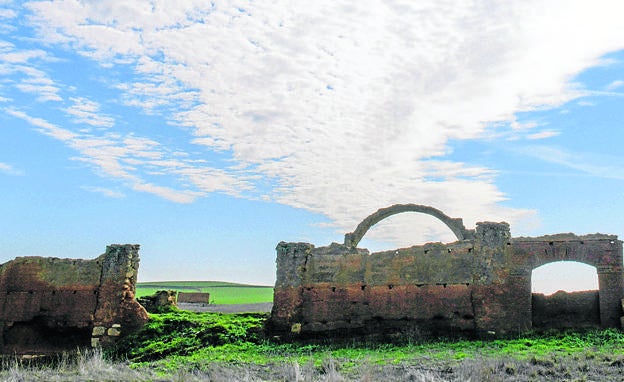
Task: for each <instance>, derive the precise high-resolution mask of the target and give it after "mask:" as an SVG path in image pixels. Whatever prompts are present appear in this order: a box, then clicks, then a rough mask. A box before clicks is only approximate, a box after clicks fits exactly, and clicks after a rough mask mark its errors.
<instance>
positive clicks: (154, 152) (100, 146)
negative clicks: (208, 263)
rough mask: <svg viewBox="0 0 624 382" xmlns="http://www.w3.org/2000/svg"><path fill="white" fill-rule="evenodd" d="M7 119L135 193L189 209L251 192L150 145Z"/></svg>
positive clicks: (134, 138)
mask: <svg viewBox="0 0 624 382" xmlns="http://www.w3.org/2000/svg"><path fill="white" fill-rule="evenodd" d="M6 113H7V114H9V115H12V116H14V117H16V118H20V119H22V120H25V121H26V122H28V123H30V124H31V125H32V126H34V127H36V128H37V129H38V130H39V131H40V132H41V133H42V134H45V135H47V136H50V137H52V138H54V139H56V140H59V141H62V142H64V143H65V144H67V145H68V146H69V147H71V148H72V149H74V150H76V151H77V152H78V153H79V156H76V157H74V158H72V159H74V160H76V161H79V162H82V163H85V164H87V165H89V166H91V167H92V168H94V169H95V170H96V172H97V173H98V174H100V175H102V176H105V177H109V178H112V179H116V180H119V181H122V182H124V183H125V184H127V185H128V186H129V187H130V188H131V189H133V190H135V191H140V192H148V193H152V194H156V195H158V196H161V197H163V198H165V199H168V200H171V201H174V202H178V203H191V202H193V201H194V200H195V199H196V198H197V197H199V196H202V195H206V193H208V192H224V193H228V194H231V195H239V194H240V193H241V192H242V191H244V190H247V189H249V188H250V186H249V184H248V181H247V180H245V179H244V176H243V175H240V176H238V177H234V176H232V175H231V174H228V173H227V172H226V171H223V170H221V169H215V168H210V167H207V166H201V167H200V166H198V165H197V163H198V162H196V161H194V160H193V159H192V158H184V159H178V157H179V155H178V154H176V153H170V152H169V151H168V150H167V149H166V148H164V147H163V146H162V145H161V144H160V143H158V142H156V141H155V140H153V139H149V138H143V137H137V136H135V135H133V134H126V135H120V134H117V133H110V132H106V133H103V134H102V135H99V136H97V135H94V134H93V133H84V132H73V131H71V130H69V129H64V128H61V127H59V126H57V125H55V124H53V123H50V122H48V121H46V120H45V119H43V118H38V117H32V116H30V115H28V114H27V113H25V112H23V111H18V110H14V109H8V110H6ZM173 164H175V165H173ZM150 174H151V175H154V174H156V175H162V177H161V178H160V179H161V180H164V179H168V177H174V179H177V183H179V184H182V185H184V184H188V183H190V184H192V185H193V188H188V187H177V188H174V187H166V186H161V185H158V184H154V183H153V182H150V181H149V180H148V179H147V177H148V175H150Z"/></svg>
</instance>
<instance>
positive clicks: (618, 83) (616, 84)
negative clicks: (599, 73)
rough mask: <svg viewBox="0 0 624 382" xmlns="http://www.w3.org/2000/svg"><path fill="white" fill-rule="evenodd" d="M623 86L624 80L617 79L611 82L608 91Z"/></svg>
mask: <svg viewBox="0 0 624 382" xmlns="http://www.w3.org/2000/svg"><path fill="white" fill-rule="evenodd" d="M622 86H624V81H622V80H616V81H613V82H611V83H610V84H609V85H607V87H606V90H607V91H612V90H616V89H619V88H621V87H622Z"/></svg>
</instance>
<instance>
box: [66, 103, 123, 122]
mask: <svg viewBox="0 0 624 382" xmlns="http://www.w3.org/2000/svg"><path fill="white" fill-rule="evenodd" d="M70 100H71V101H72V102H73V105H72V106H70V107H69V108H67V109H66V112H67V113H68V114H69V115H71V116H72V117H73V118H74V121H75V122H76V123H81V124H87V125H91V126H96V127H111V126H113V124H114V123H115V120H114V119H113V118H111V117H108V116H105V115H102V114H101V113H100V112H99V111H100V105H98V103H97V102H94V101H91V100H88V99H86V98H83V97H79V98H70Z"/></svg>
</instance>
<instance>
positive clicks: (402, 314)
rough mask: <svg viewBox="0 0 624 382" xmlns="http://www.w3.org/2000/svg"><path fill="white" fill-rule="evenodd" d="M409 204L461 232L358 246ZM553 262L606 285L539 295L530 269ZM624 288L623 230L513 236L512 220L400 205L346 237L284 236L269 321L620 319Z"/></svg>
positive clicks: (307, 324) (456, 324) (501, 325)
mask: <svg viewBox="0 0 624 382" xmlns="http://www.w3.org/2000/svg"><path fill="white" fill-rule="evenodd" d="M406 211H414V212H421V213H426V214H430V215H433V216H435V217H437V218H439V219H440V220H442V221H443V222H444V223H445V224H446V225H447V226H449V228H450V229H451V230H452V231H453V232H454V233H455V235H456V236H457V239H458V240H457V241H456V242H453V243H448V244H442V243H428V244H425V245H420V246H413V247H410V248H401V249H396V250H391V251H384V252H377V253H372V254H371V253H369V251H368V250H366V249H361V248H357V244H358V242H359V240H360V239H361V238H362V236H363V235H364V234H365V233H366V231H367V230H368V229H369V228H370V227H371V226H372V225H374V224H375V223H377V222H378V221H380V220H382V219H384V218H386V217H388V216H390V215H393V214H396V213H401V212H406ZM555 261H578V262H581V263H585V264H589V265H591V266H594V267H595V268H596V270H597V273H598V281H599V290H598V291H597V292H578V293H570V294H565V296H562V295H561V293H559V294H556V295H554V296H552V297H547V296H543V295H533V294H532V293H531V273H532V271H533V269H535V268H537V267H539V266H541V265H544V264H547V263H550V262H555ZM623 291H624V285H623V274H622V242H621V241H620V240H618V238H617V236H614V235H603V234H595V235H585V236H577V235H574V234H558V235H549V236H542V237H531V238H512V237H511V234H510V230H509V225H508V224H507V223H492V222H483V223H477V225H476V228H475V229H473V230H467V229H465V227H464V226H463V223H462V220H461V219H453V218H450V217H448V216H446V215H445V214H443V213H442V212H441V211H439V210H437V209H434V208H432V207H428V206H421V205H414V204H407V205H395V206H391V207H388V208H384V209H380V210H379V211H377V212H376V213H374V214H372V215H371V216H369V217H368V218H366V219H365V220H364V221H363V222H362V223H361V224H360V225H359V226H358V227H357V229H356V230H355V231H354V232H353V233H348V234H347V235H345V241H344V243H343V244H338V243H333V244H331V245H329V246H326V247H315V246H314V245H312V244H308V243H286V242H281V243H279V244H278V246H277V281H276V284H275V294H274V305H273V310H272V313H271V320H270V327H271V329H272V330H273V331H275V332H287V333H298V334H302V335H305V334H314V333H321V332H352V331H360V332H380V331H386V330H389V329H390V330H392V329H396V330H404V329H407V328H410V327H413V328H422V329H427V330H435V331H446V332H448V331H450V332H474V333H508V332H514V331H524V330H528V329H531V328H533V327H584V326H598V327H620V326H621V323H620V318H621V316H622V298H623V297H624V296H623ZM571 309H572V310H571Z"/></svg>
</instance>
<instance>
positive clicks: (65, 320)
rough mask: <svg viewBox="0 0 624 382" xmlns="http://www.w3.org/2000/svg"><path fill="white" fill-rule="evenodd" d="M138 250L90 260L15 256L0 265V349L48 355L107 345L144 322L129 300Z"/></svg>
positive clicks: (122, 248) (110, 251)
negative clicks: (82, 347)
mask: <svg viewBox="0 0 624 382" xmlns="http://www.w3.org/2000/svg"><path fill="white" fill-rule="evenodd" d="M138 250H139V246H138V245H129V244H126V245H110V246H108V247H107V248H106V253H104V254H103V255H101V256H99V257H98V258H96V259H93V260H81V259H59V258H45V257H18V258H16V259H15V260H12V261H9V262H7V263H4V264H2V265H0V330H1V332H0V350H1V351H2V352H3V353H48V352H56V351H62V350H68V349H72V348H75V347H76V346H98V345H107V344H110V343H112V342H114V340H115V339H116V338H118V337H119V336H120V335H123V334H126V333H129V332H131V331H133V330H136V329H138V328H140V327H141V326H142V325H143V324H144V323H145V322H146V321H147V313H146V312H145V309H143V307H141V305H139V304H138V303H137V302H136V300H135V299H134V293H135V285H136V279H137V272H138V267H139V254H138Z"/></svg>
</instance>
